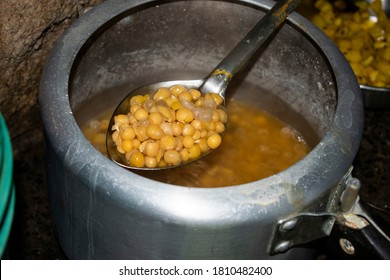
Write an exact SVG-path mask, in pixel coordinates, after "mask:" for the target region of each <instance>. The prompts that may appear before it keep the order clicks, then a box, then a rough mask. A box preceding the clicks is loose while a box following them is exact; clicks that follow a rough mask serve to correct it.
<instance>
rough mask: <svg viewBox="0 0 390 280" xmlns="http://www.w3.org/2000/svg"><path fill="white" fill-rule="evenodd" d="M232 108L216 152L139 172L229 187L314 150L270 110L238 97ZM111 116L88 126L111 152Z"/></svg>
mask: <svg viewBox="0 0 390 280" xmlns="http://www.w3.org/2000/svg"><path fill="white" fill-rule="evenodd" d="M227 108H228V114H229V118H228V122H227V129H226V134H225V137H224V138H223V140H222V144H221V145H220V147H219V148H217V149H216V150H215V151H214V152H212V153H211V154H209V155H207V156H206V157H204V158H202V159H200V160H198V161H196V162H193V163H190V164H188V165H185V166H182V167H178V168H173V169H169V170H161V171H135V172H137V173H138V174H140V175H143V176H145V177H149V178H151V179H154V180H157V181H161V182H165V183H169V184H175V185H180V186H188V187H223V186H231V185H239V184H244V183H249V182H253V181H257V180H260V179H263V178H266V177H268V176H271V175H273V174H276V173H278V172H280V171H282V170H284V169H286V168H288V167H289V166H291V165H292V164H294V163H296V162H297V161H299V160H300V159H301V158H303V157H304V156H305V155H306V154H307V153H308V152H309V151H310V147H309V146H308V145H307V143H306V142H305V141H304V139H303V138H302V136H301V134H300V133H299V132H297V131H296V130H294V129H293V128H291V127H290V126H288V125H286V124H285V123H282V122H281V121H279V120H278V119H277V118H275V117H273V116H271V115H270V114H268V113H266V112H264V111H262V110H260V109H257V108H254V107H252V106H250V105H247V104H244V103H243V102H240V101H237V100H231V101H230V102H229V104H228V106H227ZM108 118H109V116H108V114H106V115H105V116H103V117H102V118H100V119H99V120H92V121H90V122H89V123H88V124H86V126H85V127H84V128H83V132H84V134H85V135H86V137H87V139H88V140H89V141H91V143H92V144H93V145H94V146H95V147H96V148H97V149H98V150H99V151H100V152H102V153H104V154H105V155H106V151H105V132H106V130H107V125H106V124H107V122H108ZM103 136H104V137H103ZM103 140H104V141H103Z"/></svg>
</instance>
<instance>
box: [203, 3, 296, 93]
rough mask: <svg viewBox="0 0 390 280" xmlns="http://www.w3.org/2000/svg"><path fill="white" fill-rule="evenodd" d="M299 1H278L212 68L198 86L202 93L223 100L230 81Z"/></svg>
mask: <svg viewBox="0 0 390 280" xmlns="http://www.w3.org/2000/svg"><path fill="white" fill-rule="evenodd" d="M299 2H300V0H279V1H277V2H276V4H275V5H274V6H273V7H272V9H271V10H270V11H269V12H268V13H267V14H265V16H264V17H263V18H262V19H261V20H260V21H259V22H258V23H257V24H256V26H255V27H253V28H252V30H251V31H249V33H248V34H247V35H245V37H244V38H243V39H242V40H241V41H240V42H239V43H238V44H237V45H236V47H235V48H234V49H233V50H232V51H231V52H230V53H229V54H228V55H227V56H226V57H225V58H224V59H223V60H222V61H221V62H220V63H219V64H218V65H217V66H216V67H215V68H214V70H213V71H212V72H211V73H210V74H209V75H208V76H207V77H206V79H205V81H204V83H203V84H202V85H201V86H200V88H199V89H200V91H202V92H203V93H207V92H213V93H219V94H220V95H221V96H222V97H223V98H224V99H225V91H226V88H227V86H228V84H229V82H230V80H231V79H232V78H233V77H234V76H235V74H236V73H237V72H238V71H240V70H241V69H243V68H244V67H245V66H246V64H247V63H248V61H249V59H250V58H251V57H252V55H253V54H254V53H255V52H256V51H257V50H258V49H259V48H260V47H261V46H262V45H263V44H264V42H266V41H267V39H268V38H269V37H270V36H271V35H272V34H273V33H274V31H275V30H276V29H277V28H278V27H279V26H280V25H281V24H282V23H283V22H284V20H285V19H286V18H287V16H288V15H289V14H290V13H291V12H292V11H294V9H295V8H296V7H297V6H298V4H299Z"/></svg>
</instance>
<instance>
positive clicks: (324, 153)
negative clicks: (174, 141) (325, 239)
mask: <svg viewBox="0 0 390 280" xmlns="http://www.w3.org/2000/svg"><path fill="white" fill-rule="evenodd" d="M271 6H272V1H265V0H262V1H254V0H253V1H249V0H248V1H235V2H234V3H233V2H231V1H147V0H137V1H123V0H121V1H105V2H104V3H103V4H101V5H99V6H97V7H96V8H94V9H92V10H91V11H89V12H87V13H86V14H84V15H83V16H82V17H80V19H79V20H77V21H76V22H75V23H74V24H73V25H72V26H71V27H70V28H69V29H68V30H67V32H66V33H65V34H64V35H63V36H62V38H61V39H60V40H59V41H58V43H57V44H56V46H55V48H54V50H53V52H52V54H51V56H50V58H49V60H48V62H47V65H46V68H45V71H44V74H43V77H42V82H41V91H40V106H41V111H42V118H43V122H44V129H45V136H46V157H47V158H46V160H47V179H48V186H49V195H50V203H51V210H52V214H53V219H54V223H55V227H56V230H57V232H58V238H59V241H60V243H61V246H62V248H63V249H64V252H65V253H66V255H67V256H68V257H69V258H76V259H109V258H114V259H232V258H234V259H257V258H260V259H267V258H271V259H272V258H276V259H279V258H311V257H313V256H314V255H313V250H311V249H307V248H303V247H301V246H300V245H301V244H304V243H306V242H309V241H311V240H313V239H315V238H318V237H319V236H317V235H315V234H314V235H313V236H312V237H307V238H306V237H305V238H303V237H302V236H298V237H297V236H295V237H294V238H295V239H294V240H292V239H291V240H290V241H291V242H289V243H288V244H287V243H286V242H285V241H286V240H284V239H283V234H282V235H280V233H278V232H277V231H278V227H279V223H280V222H281V221H282V222H283V221H285V220H286V219H288V218H289V217H292V216H294V217H296V216H299V219H301V220H302V221H303V220H307V216H305V215H306V214H307V213H310V215H309V216H310V217H311V218H310V219H312V218H313V217H314V218H313V219H314V220H316V218H315V217H317V216H318V217H320V216H321V215H322V214H321V213H333V212H335V211H338V210H339V199H340V193H341V190H342V189H343V187H344V186H345V182H346V181H347V178H348V177H349V172H350V168H351V163H352V161H353V159H354V157H355V155H356V152H357V150H358V147H359V143H360V138H361V133H362V119H363V111H362V99H361V95H360V90H359V86H358V84H357V82H356V80H355V77H354V75H353V72H352V70H351V69H350V67H349V65H348V63H347V62H346V60H345V59H344V57H343V56H342V54H341V53H340V52H339V51H338V50H337V48H336V47H335V46H334V45H333V44H332V43H331V42H330V40H329V39H328V38H327V37H326V36H325V35H324V34H323V33H321V32H320V31H319V30H318V29H317V28H316V27H314V26H313V25H312V24H311V23H310V22H309V21H308V20H306V19H305V18H303V17H301V16H300V15H298V14H296V13H294V14H292V15H291V16H290V17H289V19H288V21H287V22H286V24H285V25H284V26H283V27H282V28H281V30H280V31H279V33H278V34H277V35H276V36H275V37H274V39H273V40H272V42H270V43H269V44H268V45H267V46H266V47H265V48H264V49H263V50H262V51H261V53H259V56H258V57H257V58H256V59H254V60H253V63H252V64H253V65H252V67H251V69H250V70H249V71H247V72H246V73H243V74H242V75H241V76H240V77H238V78H237V80H236V81H235V84H234V85H233V89H232V93H231V94H232V96H233V98H237V99H242V100H248V101H249V102H250V103H251V104H254V105H256V106H259V107H261V108H264V109H266V110H267V111H269V112H271V113H273V114H275V115H277V116H278V117H279V118H281V119H282V120H284V121H287V122H288V123H290V124H292V125H295V126H296V128H297V129H298V130H301V131H302V132H303V133H304V134H305V137H306V138H307V139H308V140H309V142H310V143H311V144H312V145H313V146H314V148H313V150H312V151H311V152H310V153H309V154H308V155H307V156H306V157H305V158H304V159H303V160H301V161H299V162H298V163H296V164H295V165H293V166H291V167H290V168H288V169H287V170H285V171H283V172H280V173H278V174H276V175H274V176H271V177H268V178H266V179H263V180H260V181H256V182H252V183H248V184H244V185H239V186H230V187H223V188H188V187H182V186H175V185H170V184H166V183H160V182H156V181H154V180H151V179H148V178H146V177H144V176H141V175H138V174H135V173H132V172H129V171H128V170H125V169H123V168H121V167H119V166H117V165H116V164H115V163H113V162H111V161H110V160H109V159H107V158H105V157H104V156H103V155H102V154H100V153H99V152H98V151H97V150H95V149H94V148H93V147H92V146H91V144H90V143H89V142H88V141H87V140H86V138H85V137H84V136H83V134H82V132H81V130H80V127H79V125H80V124H81V123H83V122H84V121H85V119H88V117H91V116H93V115H94V114H96V112H99V111H102V110H105V109H106V108H109V107H110V106H111V105H114V104H116V103H118V102H119V101H120V100H121V99H122V98H123V97H124V96H125V95H126V94H127V93H128V92H129V91H130V90H131V89H133V88H136V87H138V86H141V85H144V84H148V83H152V82H156V81H163V80H173V79H196V78H199V79H201V78H203V77H204V76H205V75H206V74H207V73H208V72H209V71H210V70H211V69H212V68H213V67H214V66H215V65H216V64H217V62H219V61H220V59H221V58H222V57H223V56H225V55H226V53H227V52H228V51H229V50H230V49H231V47H232V46H234V45H235V44H236V43H237V42H238V41H239V40H240V39H241V38H242V37H243V36H244V35H245V33H246V32H247V31H248V30H249V29H250V28H251V27H252V26H253V25H254V24H255V23H256V22H257V21H258V20H259V18H260V17H261V16H262V15H263V14H264V11H265V10H268V9H270V7H271ZM286 108H289V109H288V110H286ZM301 215H303V216H301ZM310 219H309V220H310ZM317 220H318V221H322V222H315V223H314V224H311V226H310V227H309V228H310V229H311V231H312V232H313V233H317V232H320V234H319V235H321V234H322V235H323V236H325V235H327V234H329V232H328V230H327V229H330V228H331V226H332V222H333V221H334V220H333V219H332V215H330V216H329V217H328V216H327V217H325V218H321V217H320V218H319V219H317ZM323 225H328V228H326V227H325V230H323V231H322V230H321V228H322V229H323V228H324V227H323ZM316 228H317V229H316ZM280 238H281V239H280ZM279 239H280V240H279ZM279 241H281V242H279ZM283 242H285V243H283ZM283 252H285V253H283Z"/></svg>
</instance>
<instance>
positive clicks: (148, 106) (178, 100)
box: [111, 85, 227, 168]
mask: <svg viewBox="0 0 390 280" xmlns="http://www.w3.org/2000/svg"><path fill="white" fill-rule="evenodd" d="M222 103H223V99H222V97H221V96H219V95H218V94H214V93H208V94H205V95H202V94H201V93H200V91H199V90H196V89H187V88H185V87H183V86H181V85H175V86H173V87H171V88H160V89H158V90H157V91H156V92H155V93H153V94H146V95H136V96H133V97H132V98H131V99H130V104H129V105H130V106H129V107H130V110H129V113H128V114H127V115H124V114H121V115H117V116H114V125H113V126H112V128H111V129H112V130H114V132H113V134H112V139H113V141H114V142H115V145H116V148H117V150H118V152H119V153H122V154H124V155H125V157H126V160H127V161H128V163H129V165H130V166H134V167H149V168H154V167H164V166H176V165H179V164H181V163H183V162H186V161H193V160H195V159H197V158H199V157H200V156H201V155H202V154H204V153H206V152H207V151H209V150H210V149H216V148H217V147H218V146H219V145H220V144H221V141H222V137H221V134H222V133H224V131H225V123H226V122H227V114H226V111H225V110H224V107H223V106H221V104H222Z"/></svg>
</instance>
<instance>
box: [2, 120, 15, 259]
mask: <svg viewBox="0 0 390 280" xmlns="http://www.w3.org/2000/svg"><path fill="white" fill-rule="evenodd" d="M14 210H15V187H14V183H13V155H12V146H11V139H10V137H9V133H8V129H7V125H6V123H5V120H4V118H3V115H2V114H1V113H0V221H1V224H0V225H1V228H0V256H1V257H3V256H4V253H5V250H6V248H7V244H8V238H9V235H10V232H11V228H12V222H13V218H14Z"/></svg>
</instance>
